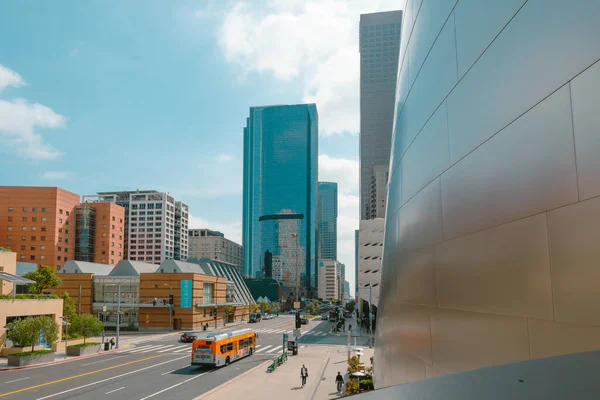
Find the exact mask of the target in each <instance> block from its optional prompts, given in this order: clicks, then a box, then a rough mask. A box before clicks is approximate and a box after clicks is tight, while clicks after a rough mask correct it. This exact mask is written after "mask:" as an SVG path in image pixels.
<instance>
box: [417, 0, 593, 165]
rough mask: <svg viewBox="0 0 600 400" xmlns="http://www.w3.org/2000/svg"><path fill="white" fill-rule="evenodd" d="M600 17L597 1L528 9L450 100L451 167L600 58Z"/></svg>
mask: <svg viewBox="0 0 600 400" xmlns="http://www.w3.org/2000/svg"><path fill="white" fill-rule="evenodd" d="M486 3H487V2H486ZM598 15H600V1H595V0H587V1H583V0H582V1H573V2H569V3H568V4H566V3H565V2H564V1H563V0H544V1H542V0H530V1H528V2H527V3H526V4H525V6H524V7H523V8H522V9H521V11H520V12H519V13H518V14H517V15H516V16H515V18H514V19H513V20H512V21H511V22H510V24H509V25H508V26H507V27H506V29H505V30H504V31H503V32H502V34H501V35H500V36H499V37H498V38H497V39H496V40H495V41H494V43H493V44H492V45H491V46H490V48H489V49H487V51H486V52H485V53H484V54H483V56H482V57H481V58H480V59H479V60H478V61H477V63H476V64H475V65H474V66H473V68H472V69H471V70H470V71H469V73H468V74H467V75H465V77H464V78H463V80H462V81H461V84H460V85H458V86H457V87H456V89H455V90H454V91H453V92H452V93H451V95H450V96H449V97H448V119H449V127H450V158H451V160H452V162H453V163H454V162H456V161H457V160H459V159H461V158H462V157H464V156H465V155H466V154H468V153H469V152H471V151H473V149H475V148H476V147H477V146H479V145H480V144H481V143H482V142H484V141H485V140H486V139H488V138H489V137H490V136H492V135H493V134H494V133H496V132H498V131H499V130H500V129H501V128H502V127H504V126H506V124H508V123H509V122H510V121H512V120H514V119H515V118H517V117H518V116H519V115H520V114H522V113H523V112H525V111H526V110H527V109H529V108H530V107H532V106H533V105H534V104H536V103H537V102H539V101H541V100H542V99H543V98H544V97H546V96H548V95H549V94H550V93H552V92H553V91H554V90H556V89H558V88H559V87H561V86H562V85H564V84H565V83H566V82H567V81H568V80H570V79H572V78H573V77H574V76H576V75H577V74H578V73H580V72H581V71H582V70H583V69H584V68H586V67H588V66H589V65H591V64H592V63H593V62H595V61H596V60H597V59H598V56H599V55H600V40H598V37H600V23H598ZM474 34H477V33H474ZM532 55H534V56H532ZM558 55H560V57H559V59H560V62H558V60H557V56H558ZM443 68H444V69H449V67H447V66H444V67H443ZM411 95H412V93H411Z"/></svg>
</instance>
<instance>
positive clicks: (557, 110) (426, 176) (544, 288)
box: [375, 0, 600, 393]
mask: <svg viewBox="0 0 600 400" xmlns="http://www.w3.org/2000/svg"><path fill="white" fill-rule="evenodd" d="M403 3H404V7H403V9H404V10H405V13H404V16H403V34H402V37H403V41H402V45H401V51H400V65H401V67H400V73H399V75H398V87H399V90H398V93H397V98H396V102H397V110H396V116H395V123H394V134H393V143H392V148H393V152H392V166H391V168H390V171H393V172H392V173H391V176H390V185H389V193H388V209H387V215H386V224H385V230H386V232H385V240H384V256H383V275H382V281H381V282H382V284H381V295H380V300H379V310H378V316H377V330H376V335H377V337H376V342H375V363H376V367H375V387H376V388H381V387H384V386H390V385H396V384H404V383H407V382H411V381H417V380H421V379H425V378H430V377H438V376H440V375H448V374H453V373H458V372H463V371H469V370H472V371H473V372H474V373H475V372H477V371H480V372H481V373H483V371H487V373H488V374H490V375H496V376H508V375H507V373H506V372H505V373H504V375H502V374H501V373H500V372H499V370H501V369H503V370H505V371H506V370H507V369H510V368H511V367H512V366H514V368H515V369H513V370H516V368H520V365H522V364H516V363H518V362H521V361H527V360H535V359H542V358H546V357H552V356H558V355H567V354H572V353H578V352H589V351H592V350H599V349H600V335H599V334H598V332H600V312H599V311H600V303H599V301H598V293H599V292H600V269H598V268H597V267H598V259H600V247H599V246H598V237H599V236H600V161H599V160H600V158H599V157H598V154H600V135H599V132H600V113H598V104H599V102H600V62H599V60H600V41H599V40H598V38H599V37H600V24H598V19H597V16H598V15H600V2H598V1H594V0H582V1H576V2H568V3H565V2H563V1H556V0H547V1H532V0H529V1H521V0H520V1H495V2H485V6H484V5H483V4H484V2H475V1H467V0H458V1H449V2H448V1H423V2H420V1H411V0H408V1H404V2H403ZM419 4H420V8H419V7H415V5H419ZM532 55H535V56H533V57H532ZM557 56H558V57H559V60H558V61H557ZM584 354H585V353H584ZM570 357H571V356H565V357H564V358H567V359H568V358H570ZM572 357H575V355H574V354H573V355H572ZM537 361H539V362H540V363H541V362H545V363H550V361H548V360H537ZM513 363H515V364H513ZM502 364H506V366H505V367H500V365H502ZM551 365H554V364H551ZM573 365H576V364H573ZM487 367H491V368H487ZM482 368H487V369H485V370H484V369H482ZM546 368H547V369H545V370H544V375H542V376H543V378H542V379H541V382H543V381H544V380H545V378H546V377H549V378H550V376H551V373H550V372H547V371H549V370H551V369H552V368H553V367H551V366H548V367H546ZM567 369H569V368H567ZM582 369H585V367H582V368H580V369H577V368H575V373H576V374H577V376H578V377H579V375H581V374H582ZM519 373H520V372H517V374H519ZM546 374H548V375H546ZM583 375H585V374H583ZM512 376H516V375H512ZM519 376H520V375H519ZM440 379H443V378H440ZM456 379H459V378H458V377H456ZM550 379H551V378H550ZM447 381H448V380H447ZM470 381H471V382H474V381H476V380H474V379H471V380H470ZM477 381H478V380H477ZM518 385H523V383H520V384H518ZM525 385H527V378H525ZM542 385H543V384H542ZM402 386H404V385H402ZM455 386H456V385H455ZM497 387H498V386H497ZM534 387H535V388H536V389H532V390H538V389H541V387H539V386H536V384H535V383H534V384H533V386H532V388H534ZM543 389H547V387H545V386H544V388H543ZM530 393H531V392H530Z"/></svg>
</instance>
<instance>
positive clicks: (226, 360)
mask: <svg viewBox="0 0 600 400" xmlns="http://www.w3.org/2000/svg"><path fill="white" fill-rule="evenodd" d="M230 362H231V361H230V360H229V357H227V358H226V359H225V365H229V363H230Z"/></svg>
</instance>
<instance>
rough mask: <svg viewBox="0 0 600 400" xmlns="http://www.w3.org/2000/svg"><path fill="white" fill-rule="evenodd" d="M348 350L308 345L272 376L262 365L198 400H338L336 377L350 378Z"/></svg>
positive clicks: (367, 354) (365, 358)
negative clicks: (303, 379)
mask: <svg viewBox="0 0 600 400" xmlns="http://www.w3.org/2000/svg"><path fill="white" fill-rule="evenodd" d="M363 352H364V356H363V357H362V359H361V360H362V361H365V364H368V365H366V366H367V367H368V366H369V365H370V361H369V359H370V357H371V355H372V354H373V350H372V349H363ZM347 357H348V352H347V348H346V346H322V345H312V346H311V345H309V346H307V347H303V348H302V347H301V348H300V351H299V352H298V355H297V356H291V355H290V356H289V357H288V361H287V362H286V363H284V364H283V365H282V366H280V367H279V368H277V369H276V370H275V371H274V372H272V373H267V372H266V370H267V366H268V365H269V364H270V363H271V362H272V361H271V360H269V361H267V362H265V363H263V364H261V365H259V366H258V367H256V368H255V369H253V370H250V371H249V372H248V373H246V374H242V375H241V376H240V378H239V379H237V380H233V381H230V382H227V383H225V384H223V385H221V386H219V387H217V388H216V389H213V390H211V391H210V392H208V393H206V394H204V395H201V396H200V397H198V398H197V399H196V400H200V399H207V400H228V399H232V398H247V399H269V398H285V399H286V400H300V399H302V400H312V399H319V400H321V399H337V398H339V397H340V395H338V393H337V392H336V385H335V377H336V375H337V373H338V371H339V372H341V373H342V374H343V375H344V379H347V378H348V376H347V375H348V374H347V368H348V364H347ZM303 364H304V365H306V368H307V369H308V379H307V381H306V386H305V387H302V385H301V381H300V368H301V367H302V365H303Z"/></svg>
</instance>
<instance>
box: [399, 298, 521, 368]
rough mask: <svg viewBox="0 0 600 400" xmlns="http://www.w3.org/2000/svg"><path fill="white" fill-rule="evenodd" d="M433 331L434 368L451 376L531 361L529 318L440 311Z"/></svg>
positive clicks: (433, 321) (432, 318) (433, 320)
mask: <svg viewBox="0 0 600 400" xmlns="http://www.w3.org/2000/svg"><path fill="white" fill-rule="evenodd" d="M431 327H432V345H433V362H434V364H433V366H434V367H439V368H441V369H442V370H444V371H448V372H449V373H453V372H461V371H468V370H471V369H475V368H482V367H488V366H492V365H500V364H507V363H510V362H515V361H522V360H527V359H528V358H529V343H528V333H527V320H526V319H525V318H516V317H504V316H497V315H490V314H479V313H469V312H463V311H451V310H444V309H439V310H438V312H437V314H436V315H434V316H433V317H431ZM394 357H396V355H395V354H394Z"/></svg>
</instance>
